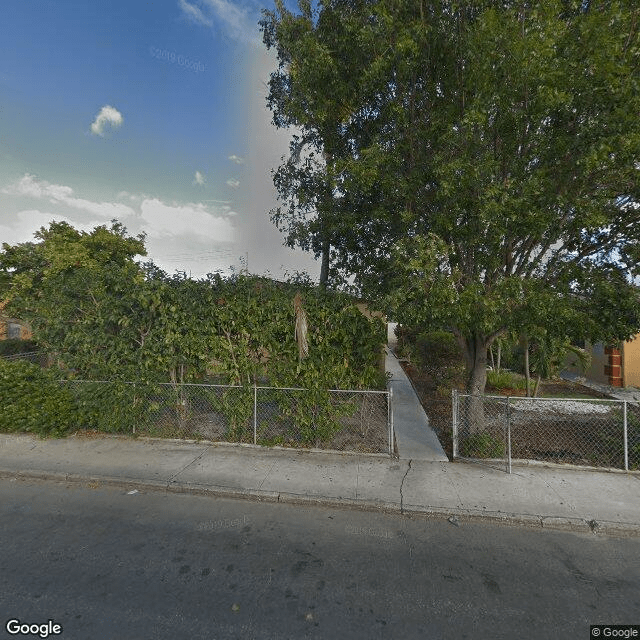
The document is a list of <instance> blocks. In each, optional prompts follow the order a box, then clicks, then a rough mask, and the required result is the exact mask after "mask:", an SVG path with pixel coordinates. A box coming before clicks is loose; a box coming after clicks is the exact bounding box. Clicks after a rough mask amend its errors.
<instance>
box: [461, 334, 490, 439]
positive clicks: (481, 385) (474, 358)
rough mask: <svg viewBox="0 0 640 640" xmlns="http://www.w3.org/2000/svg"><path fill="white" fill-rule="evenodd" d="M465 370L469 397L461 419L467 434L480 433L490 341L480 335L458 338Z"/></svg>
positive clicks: (482, 422) (482, 423) (482, 420)
mask: <svg viewBox="0 0 640 640" xmlns="http://www.w3.org/2000/svg"><path fill="white" fill-rule="evenodd" d="M458 342H459V343H460V346H461V347H462V353H463V355H464V361H465V365H466V369H467V393H468V394H470V395H471V397H470V398H468V399H467V400H468V403H467V404H466V411H463V412H462V417H463V420H464V422H465V423H466V425H465V426H466V428H467V429H468V431H469V433H476V432H478V431H482V430H483V427H484V401H483V398H482V396H483V395H484V391H485V387H486V384H487V349H488V348H489V346H490V341H489V340H488V339H487V338H486V337H485V336H481V335H478V334H476V335H474V336H472V337H458Z"/></svg>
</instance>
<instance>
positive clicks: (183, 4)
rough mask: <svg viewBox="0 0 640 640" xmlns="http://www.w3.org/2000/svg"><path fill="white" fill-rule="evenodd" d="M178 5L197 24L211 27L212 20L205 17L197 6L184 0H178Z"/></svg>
mask: <svg viewBox="0 0 640 640" xmlns="http://www.w3.org/2000/svg"><path fill="white" fill-rule="evenodd" d="M178 5H179V6H180V8H181V9H182V11H183V13H184V15H186V16H187V17H188V18H189V19H190V20H192V21H193V22H195V23H197V24H202V25H204V26H205V27H211V26H212V25H213V22H212V20H211V19H210V18H207V17H206V16H205V15H204V13H202V10H201V9H200V8H199V7H196V6H195V5H194V4H189V3H188V2H187V1H186V0H178Z"/></svg>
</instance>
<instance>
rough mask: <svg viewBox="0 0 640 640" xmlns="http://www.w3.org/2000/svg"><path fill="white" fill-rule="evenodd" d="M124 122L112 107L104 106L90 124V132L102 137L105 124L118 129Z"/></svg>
mask: <svg viewBox="0 0 640 640" xmlns="http://www.w3.org/2000/svg"><path fill="white" fill-rule="evenodd" d="M123 122H124V118H123V117H122V114H121V113H120V112H119V111H118V110H117V109H115V108H114V107H111V106H109V105H108V104H106V105H105V106H104V107H102V109H100V112H99V113H98V115H97V116H96V119H95V120H94V121H93V122H92V123H91V132H92V133H95V134H96V135H98V136H102V135H104V128H105V126H106V125H107V124H109V125H111V126H112V127H119V126H120V125H122V123H123Z"/></svg>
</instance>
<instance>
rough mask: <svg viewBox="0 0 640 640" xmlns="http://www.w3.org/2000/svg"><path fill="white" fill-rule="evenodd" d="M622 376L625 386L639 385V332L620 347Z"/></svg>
mask: <svg viewBox="0 0 640 640" xmlns="http://www.w3.org/2000/svg"><path fill="white" fill-rule="evenodd" d="M622 376H623V383H624V386H625V387H640V334H638V335H637V336H636V337H635V338H634V339H633V340H631V341H629V342H625V343H624V345H623V347H622Z"/></svg>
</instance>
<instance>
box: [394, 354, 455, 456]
mask: <svg viewBox="0 0 640 640" xmlns="http://www.w3.org/2000/svg"><path fill="white" fill-rule="evenodd" d="M385 368H386V371H388V372H391V379H390V380H389V388H390V389H391V391H392V392H393V400H392V406H393V429H394V431H395V434H396V445H397V447H398V457H399V458H400V460H421V461H424V462H427V461H428V462H447V461H448V460H449V458H447V454H446V453H445V452H444V449H443V448H442V445H441V444H440V441H439V440H438V437H437V436H436V434H435V431H434V430H433V429H432V428H431V427H430V426H429V418H427V414H426V413H425V412H424V409H423V408H422V404H420V400H419V399H418V396H417V395H416V392H415V390H414V388H413V385H412V384H411V381H410V380H409V378H408V377H407V374H406V373H405V372H404V370H403V369H402V366H401V365H400V362H398V358H396V356H395V355H394V354H393V353H392V351H391V350H390V349H387V353H386V356H385Z"/></svg>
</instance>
